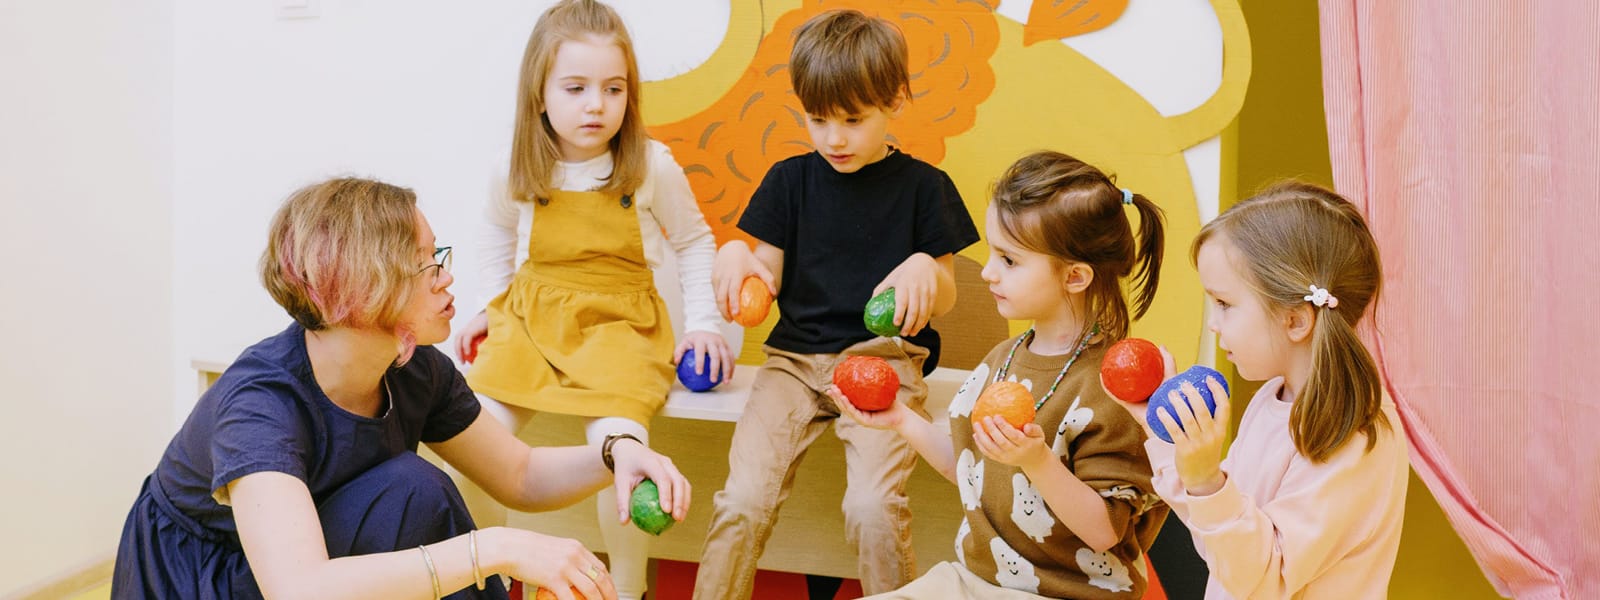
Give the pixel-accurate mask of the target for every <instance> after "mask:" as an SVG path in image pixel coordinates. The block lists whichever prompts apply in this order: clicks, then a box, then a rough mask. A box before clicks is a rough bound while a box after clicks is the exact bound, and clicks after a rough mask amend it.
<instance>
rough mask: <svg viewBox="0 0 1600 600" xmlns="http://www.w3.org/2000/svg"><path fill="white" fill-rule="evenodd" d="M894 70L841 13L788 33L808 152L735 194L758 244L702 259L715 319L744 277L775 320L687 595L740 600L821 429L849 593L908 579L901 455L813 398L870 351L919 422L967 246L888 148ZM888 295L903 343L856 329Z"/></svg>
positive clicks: (901, 84)
mask: <svg viewBox="0 0 1600 600" xmlns="http://www.w3.org/2000/svg"><path fill="white" fill-rule="evenodd" d="M906 62H907V51H906V42H905V39H904V38H903V37H902V36H901V35H900V32H899V31H897V30H896V29H895V28H894V27H893V26H892V25H890V24H889V23H888V22H886V21H884V20H882V19H876V18H870V17H867V16H866V15H864V14H862V13H860V12H857V11H854V10H840V11H831V12H827V13H823V14H821V15H818V16H816V17H813V18H812V19H811V20H810V21H807V22H806V23H805V24H804V25H801V26H800V28H799V29H797V30H796V32H795V44H794V49H793V51H792V52H791V53H790V59H789V71H790V82H791V84H792V85H793V87H794V91H795V95H796V96H798V97H799V98H800V103H801V104H802V106H803V107H804V109H805V111H806V120H807V128H808V129H809V132H810V135H811V141H812V145H813V146H814V147H815V148H816V151H814V152H808V153H806V154H802V155H800V156H795V157H792V158H789V159H786V160H783V161H780V162H778V163H777V164H775V165H773V167H772V168H771V169H770V170H769V171H768V172H767V175H766V177H765V179H763V180H762V182H761V186H760V187H759V188H758V189H757V190H756V192H755V194H754V195H753V196H752V197H751V199H750V204H749V206H748V207H746V209H745V212H744V215H743V217H741V218H740V220H739V228H740V229H741V230H743V231H745V232H746V233H748V234H750V235H751V236H752V237H754V238H755V239H756V240H757V243H756V246H755V247H754V248H753V249H752V248H751V247H749V246H748V245H746V244H744V243H743V242H735V243H729V244H726V245H724V246H723V247H722V248H721V249H720V250H719V251H718V253H717V258H716V263H715V266H714V268H713V274H712V279H713V282H714V284H715V286H716V291H717V302H718V305H719V307H720V308H721V310H722V313H723V316H724V318H729V319H731V317H732V314H733V310H735V307H737V306H738V300H737V298H738V294H739V286H740V284H741V283H742V282H743V280H744V279H745V277H747V276H750V275H755V276H758V277H760V278H761V279H762V280H763V281H765V282H766V283H767V285H768V287H769V288H771V289H772V290H775V291H776V292H777V293H776V297H777V301H778V309H779V312H780V316H781V318H780V319H779V321H778V324H777V326H776V327H775V328H774V329H773V330H772V333H771V335H770V336H769V337H768V338H767V346H766V351H767V362H766V363H765V364H764V365H762V367H761V369H760V370H759V371H758V372H757V375H756V380H755V383H754V385H753V387H752V389H751V394H750V402H749V404H748V405H747V406H746V408H745V412H744V414H743V416H741V417H740V419H739V423H738V425H737V426H736V427H735V429H734V434H733V442H732V448H731V449H730V451H729V453H728V471H729V473H728V481H727V483H726V485H725V486H724V487H723V489H722V491H720V492H718V493H717V495H716V498H715V501H714V511H713V514H712V522H711V528H710V531H709V532H708V533H707V537H706V544H705V548H704V550H703V551H702V557H701V561H700V569H699V573H698V575H697V577H696V581H695V594H694V597H695V598H696V599H700V600H705V599H711V598H735V599H743V598H749V597H750V593H751V583H752V581H753V580H754V576H755V570H756V559H757V558H758V557H759V556H760V555H761V550H762V547H763V545H764V544H765V543H766V538H767V536H768V535H769V534H770V533H771V531H772V525H773V523H774V521H775V520H776V518H777V511H778V505H779V502H780V500H779V499H780V498H782V497H784V496H787V493H788V489H787V486H788V485H790V483H791V477H792V475H793V473H794V469H795V467H796V466H797V464H798V457H799V456H800V455H801V454H802V453H804V452H805V449H806V448H807V447H808V446H809V445H810V444H811V442H812V441H814V440H816V438H817V436H818V435H821V434H822V432H823V431H824V430H825V429H826V428H827V425H828V423H829V422H830V421H834V422H835V425H834V426H835V429H836V431H837V433H838V436H839V438H840V440H841V441H843V442H844V444H845V447H846V451H845V455H846V456H847V457H849V458H847V460H846V465H845V473H846V478H847V486H846V491H845V499H844V516H845V524H846V536H847V538H848V541H849V542H850V544H851V546H852V547H854V548H855V549H856V552H857V555H858V556H859V558H860V561H861V573H860V577H861V585H862V588H863V590H864V591H865V592H866V593H868V594H873V593H879V592H885V591H889V590H892V589H895V588H898V587H900V586H901V585H903V584H905V583H906V582H908V581H910V580H911V579H913V578H914V577H916V575H917V572H916V566H915V564H914V560H913V557H912V550H911V532H910V520H911V514H910V508H909V506H908V504H907V501H906V497H905V493H904V490H905V485H906V480H907V479H908V478H909V477H910V475H911V469H912V467H913V466H914V465H915V463H916V460H917V458H916V454H915V453H914V452H913V451H912V450H911V449H910V448H909V447H908V446H907V445H906V443H905V442H904V441H903V440H901V439H900V438H899V437H898V436H896V435H895V434H894V432H891V431H880V430H873V429H869V428H866V427H863V426H861V425H859V424H857V423H855V422H854V421H851V420H850V419H842V420H836V419H837V418H838V416H839V412H838V409H837V408H836V407H834V406H833V404H832V402H831V401H830V400H829V399H828V397H827V396H826V394H825V393H824V390H825V389H826V388H827V387H828V386H829V385H830V384H831V383H832V375H833V368H834V366H835V365H837V364H838V363H839V362H841V361H843V360H844V359H845V358H846V357H847V356H878V357H882V358H884V359H886V360H888V361H889V363H890V364H891V365H893V366H894V368H895V371H896V372H897V374H898V375H899V376H900V381H901V385H900V390H899V393H898V396H897V400H898V401H900V402H904V403H905V404H906V405H907V406H909V407H910V408H912V409H913V410H915V411H917V412H919V413H923V412H924V411H923V409H922V405H923V401H924V400H925V399H926V397H927V385H926V384H925V383H924V382H923V380H922V377H923V375H925V374H926V373H929V372H931V371H932V370H933V368H934V367H935V366H936V365H937V363H938V357H939V335H938V333H937V332H935V331H934V330H933V329H931V328H928V327H927V324H928V320H929V319H930V318H932V317H934V316H937V315H940V314H944V313H945V312H948V311H949V310H950V308H951V307H953V306H954V305H955V301H956V289H955V253H956V252H958V251H960V250H961V249H962V248H965V247H967V246H969V245H971V244H973V243H975V242H977V241H978V231H977V228H976V227H975V226H974V225H973V222H972V217H971V216H970V215H969V214H968V213H967V209H966V206H965V204H963V203H962V201H961V196H960V193H959V192H957V191H956V188H955V184H954V183H953V182H952V181H951V180H950V177H949V176H948V175H946V174H945V173H944V172H943V171H940V170H939V169H938V168H936V167H933V166H932V165H929V164H927V163H924V162H922V161H920V160H917V159H915V158H912V157H910V156H908V155H906V154H905V153H903V152H900V151H899V150H898V149H896V148H894V147H892V146H890V145H888V143H887V136H888V131H887V130H888V125H889V121H890V120H892V119H894V118H895V117H896V116H898V114H899V112H900V109H901V108H902V107H903V105H904V103H905V102H907V101H909V99H910V97H911V86H910V75H909V73H908V70H907V67H906ZM888 288H894V290H895V304H896V307H895V315H896V320H895V324H896V325H898V326H899V327H900V333H901V337H895V338H884V337H877V336H875V335H874V334H872V333H871V332H869V331H867V329H866V326H865V325H864V324H863V323H862V310H863V308H864V307H865V305H866V303H867V300H868V299H869V298H871V297H872V296H873V295H875V294H876V293H878V292H880V291H882V290H884V289H888Z"/></svg>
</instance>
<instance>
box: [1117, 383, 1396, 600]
mask: <svg viewBox="0 0 1600 600" xmlns="http://www.w3.org/2000/svg"><path fill="white" fill-rule="evenodd" d="M1282 388H1283V379H1282V378H1275V379H1272V380H1271V381H1268V382H1267V383H1266V384H1265V385H1263V386H1261V391H1259V392H1257V393H1256V395H1255V397H1254V398H1252V399H1251V400H1250V406H1249V408H1247V409H1245V413H1244V418H1243V419H1242V420H1241V421H1240V423H1239V432H1238V436H1237V437H1236V438H1235V439H1234V441H1233V445H1232V446H1231V447H1230V448H1229V449H1228V457H1227V458H1225V459H1223V461H1222V471H1223V472H1224V473H1226V474H1227V482H1226V483H1224V484H1223V485H1222V489H1220V490H1217V492H1216V493H1214V494H1211V495H1209V496H1199V497H1196V496H1190V495H1189V494H1187V493H1185V492H1184V489H1183V484H1182V482H1180V481H1179V480H1178V472H1177V470H1176V468H1175V467H1174V466H1173V446H1172V444H1169V443H1166V442H1163V441H1161V440H1159V439H1156V438H1153V437H1152V438H1150V439H1149V440H1147V441H1146V442H1145V449H1146V451H1147V452H1148V453H1149V455H1150V464H1151V467H1152V468H1153V469H1154V471H1155V477H1154V480H1153V481H1154V485H1155V489H1156V492H1157V493H1159V494H1160V495H1161V497H1162V498H1164V499H1166V501H1167V504H1168V505H1170V506H1171V507H1172V514H1174V515H1177V516H1178V518H1180V519H1182V520H1183V522H1184V523H1185V524H1187V525H1188V526H1189V530H1190V532H1191V533H1192V534H1193V535H1194V542H1195V547H1196V548H1197V549H1198V550H1199V551H1200V556H1202V557H1204V558H1205V560H1206V564H1207V565H1208V566H1209V567H1210V568H1211V579H1210V580H1208V581H1207V582H1206V598H1207V599H1208V600H1209V599H1216V598H1305V599H1321V598H1337V599H1339V600H1348V599H1352V598H1384V597H1386V596H1387V595H1388V590H1389V575H1390V573H1391V572H1392V571H1393V570H1394V559H1395V554H1396V553H1397V552H1398V551H1399V549H1400V524H1401V521H1402V519H1403V518H1404V516H1405V510H1406V506H1405V505H1406V483H1407V481H1408V478H1409V475H1410V463H1409V460H1408V458H1407V453H1406V443H1405V437H1404V436H1403V435H1398V434H1400V433H1401V431H1400V416H1399V415H1398V414H1396V413H1395V407H1394V402H1393V401H1391V400H1390V399H1389V397H1388V396H1387V395H1386V396H1384V398H1383V414H1384V415H1385V416H1387V417H1388V419H1389V428H1388V429H1387V430H1386V429H1384V428H1381V427H1380V428H1379V430H1378V443H1377V445H1376V446H1374V447H1373V448H1372V451H1371V452H1368V451H1367V439H1366V436H1362V435H1359V434H1358V435H1357V436H1355V437H1354V438H1351V440H1350V441H1349V442H1347V443H1346V444H1345V445H1344V447H1343V448H1340V449H1339V450H1338V452H1335V453H1334V454H1333V456H1331V457H1329V459H1328V461H1327V462H1324V463H1321V464H1315V463H1312V462H1311V460H1310V459H1308V458H1306V457H1304V456H1301V455H1300V453H1299V452H1297V451H1296V450H1295V447H1294V441H1293V440H1292V439H1290V437H1289V408H1290V407H1291V406H1292V404H1290V403H1288V402H1284V401H1282V400H1279V399H1278V392H1279V390H1281V389H1282Z"/></svg>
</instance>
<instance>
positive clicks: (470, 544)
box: [467, 529, 485, 592]
mask: <svg viewBox="0 0 1600 600" xmlns="http://www.w3.org/2000/svg"><path fill="white" fill-rule="evenodd" d="M467 548H470V549H471V550H472V581H473V582H474V583H476V584H478V591H480V592H481V591H483V587H484V585H485V584H484V582H483V575H482V574H481V573H480V572H479V571H478V530H476V529H474V530H472V531H468V532H467Z"/></svg>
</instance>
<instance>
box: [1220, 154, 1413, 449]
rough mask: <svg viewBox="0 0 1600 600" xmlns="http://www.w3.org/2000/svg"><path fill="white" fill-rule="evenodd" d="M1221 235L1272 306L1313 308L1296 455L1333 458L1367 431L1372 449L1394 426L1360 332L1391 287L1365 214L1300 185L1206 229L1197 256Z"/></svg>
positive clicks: (1293, 424)
mask: <svg viewBox="0 0 1600 600" xmlns="http://www.w3.org/2000/svg"><path fill="white" fill-rule="evenodd" d="M1219 236H1220V237H1223V238H1226V239H1227V240H1229V241H1231V242H1232V244H1233V246H1234V248H1235V249H1236V250H1237V251H1238V255H1239V257H1240V259H1241V260H1240V262H1241V269H1242V270H1243V271H1244V273H1245V274H1246V279H1247V280H1249V281H1250V284H1251V286H1252V287H1253V288H1254V291H1255V293H1256V294H1257V295H1258V296H1259V297H1260V299H1261V302H1262V305H1263V306H1266V307H1268V309H1269V310H1271V311H1274V312H1278V311H1287V312H1293V311H1304V310H1306V309H1307V308H1309V309H1310V315H1311V318H1312V319H1313V322H1312V325H1311V340H1310V345H1311V365H1310V372H1309V373H1308V376H1307V378H1306V382H1305V386H1304V387H1305V389H1303V390H1297V391H1296V392H1297V397H1296V398H1295V402H1294V405H1293V407H1292V408H1291V409H1290V411H1289V431H1290V434H1291V437H1292V438H1293V439H1294V445H1295V449H1296V450H1298V451H1299V452H1300V454H1301V455H1303V456H1305V457H1307V458H1309V459H1311V460H1312V461H1313V462H1324V461H1326V460H1328V459H1329V458H1330V457H1332V456H1333V454H1334V453H1336V452H1338V451H1339V450H1340V449H1341V448H1343V447H1344V445H1345V444H1346V443H1348V442H1350V440H1351V439H1353V438H1354V437H1355V436H1356V435H1357V434H1361V435H1365V436H1367V444H1366V446H1367V449H1368V450H1371V449H1372V448H1373V446H1374V445H1375V444H1377V433H1378V428H1379V427H1380V426H1382V427H1384V428H1392V427H1393V424H1392V423H1390V422H1389V419H1388V417H1387V416H1385V415H1384V413H1383V380H1382V378H1381V376H1380V375H1379V373H1378V365H1377V363H1376V362H1375V361H1374V360H1373V359H1372V355H1371V354H1370V353H1368V352H1367V348H1366V346H1365V345H1363V344H1362V343H1361V338H1360V337H1359V336H1357V335H1356V330H1355V328H1356V325H1357V324H1358V323H1359V322H1360V321H1361V318H1362V317H1363V316H1364V315H1366V311H1367V307H1368V306H1371V305H1372V303H1373V301H1374V300H1376V299H1377V298H1378V295H1379V293H1380V292H1381V291H1382V288H1383V272H1382V264H1381V262H1380V261H1379V258H1378V244H1377V242H1376V241H1374V240H1373V238H1372V232H1371V231H1370V230H1369V229H1368V228H1367V224H1366V220H1365V219H1363V218H1362V216H1361V212H1360V211H1359V210H1357V209H1356V207H1355V205H1353V204H1350V202H1349V201H1348V200H1345V199H1344V198H1343V197H1341V196H1339V195H1338V194H1336V193H1334V192H1333V191H1332V190H1328V189H1326V188H1322V187H1319V186H1316V185H1312V184H1309V183H1302V182H1293V181H1291V182H1287V183H1280V184H1277V185H1274V186H1271V187H1269V188H1268V189H1266V190H1265V191H1262V192H1261V193H1259V194H1256V195H1255V196H1253V197H1251V198H1249V199H1247V200H1245V201H1243V202H1240V203H1238V204H1236V205H1234V206H1233V207H1231V208H1229V209H1228V210H1227V211H1224V212H1223V213H1222V214H1221V215H1218V216H1217V218H1216V219H1213V220H1212V221H1211V222H1210V223H1207V224H1206V225H1205V226H1204V227H1202V228H1200V234H1199V235H1197V236H1195V240H1194V244H1193V245H1192V246H1190V252H1189V255H1190V259H1191V260H1196V259H1198V257H1199V253H1200V247H1201V246H1203V245H1205V244H1206V243H1208V241H1210V240H1212V239H1214V238H1216V237H1219ZM1308 290H1309V291H1310V292H1311V294H1312V295H1310V296H1308V295H1306V292H1307V291H1308Z"/></svg>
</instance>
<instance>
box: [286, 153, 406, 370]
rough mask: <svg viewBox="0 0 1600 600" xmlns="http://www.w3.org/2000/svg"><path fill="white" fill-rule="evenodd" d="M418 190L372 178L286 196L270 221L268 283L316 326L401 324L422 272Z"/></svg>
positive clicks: (292, 311) (297, 315)
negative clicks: (418, 226)
mask: <svg viewBox="0 0 1600 600" xmlns="http://www.w3.org/2000/svg"><path fill="white" fill-rule="evenodd" d="M416 213H417V196H416V194H415V193H413V192H412V191H411V190H409V189H406V188H402V187H397V186H393V185H389V184H387V183H383V182H379V181H373V180H370V179H357V178H348V177H347V178H338V179H330V180H328V181H324V182H321V183H316V184H312V185H308V186H306V187H303V188H300V189H299V190H296V191H295V192H294V193H293V194H290V195H289V197H288V198H287V199H286V200H284V202H283V205H282V206H280V207H279V208H278V212H277V213H276V214H274V215H273V216H272V223H271V224H270V225H269V226H268V227H267V249H266V251H264V252H262V254H261V262H260V271H261V285H262V286H263V287H265V288H266V289H267V293H269V294H271V295H272V299H273V300H275V301H277V303H278V305H279V306H282V307H283V309H284V310H285V311H287V312H288V313H289V316H290V317H293V318H294V320H295V322H297V323H299V324H300V325H301V326H302V327H305V328H306V329H308V330H311V331H318V330H321V329H326V328H328V327H353V328H365V327H377V328H381V329H394V330H396V333H397V334H399V335H400V337H401V338H402V339H406V338H407V337H408V334H407V333H406V332H404V331H400V329H401V328H402V327H403V325H402V324H401V323H400V316H401V313H402V312H403V311H404V310H405V306H406V304H407V303H408V302H410V300H411V293H412V289H413V287H414V286H413V285H412V276H413V275H415V274H416V272H417V266H418V265H417V216H416Z"/></svg>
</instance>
